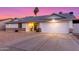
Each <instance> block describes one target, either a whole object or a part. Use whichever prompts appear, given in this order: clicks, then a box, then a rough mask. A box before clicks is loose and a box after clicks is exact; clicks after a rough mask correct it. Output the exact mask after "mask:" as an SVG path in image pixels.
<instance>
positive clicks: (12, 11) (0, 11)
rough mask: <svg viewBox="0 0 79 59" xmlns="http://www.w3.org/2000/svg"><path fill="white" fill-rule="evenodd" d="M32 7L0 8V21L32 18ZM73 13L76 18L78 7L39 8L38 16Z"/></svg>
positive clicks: (78, 14) (78, 13)
mask: <svg viewBox="0 0 79 59" xmlns="http://www.w3.org/2000/svg"><path fill="white" fill-rule="evenodd" d="M33 10H34V7H0V19H5V18H15V17H25V16H34V13H33ZM60 11H62V12H63V13H68V12H70V11H73V12H74V15H75V16H76V17H78V16H79V7H39V13H38V15H50V14H52V13H58V12H60Z"/></svg>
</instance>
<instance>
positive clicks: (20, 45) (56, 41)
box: [0, 32, 79, 51]
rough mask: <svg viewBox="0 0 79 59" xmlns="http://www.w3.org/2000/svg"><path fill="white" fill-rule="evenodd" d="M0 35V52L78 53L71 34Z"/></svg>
mask: <svg viewBox="0 0 79 59" xmlns="http://www.w3.org/2000/svg"><path fill="white" fill-rule="evenodd" d="M1 33H2V34H0V50H4V51H79V43H78V41H79V39H78V38H76V36H74V35H72V34H56V33H54V34H50V33H24V32H20V33H8V32H6V33H5V32H1ZM3 33H4V34H3ZM2 36H3V37H2ZM2 39H3V40H2Z"/></svg>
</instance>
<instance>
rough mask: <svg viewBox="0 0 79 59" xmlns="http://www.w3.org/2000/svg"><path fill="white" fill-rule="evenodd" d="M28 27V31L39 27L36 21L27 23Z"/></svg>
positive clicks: (34, 30)
mask: <svg viewBox="0 0 79 59" xmlns="http://www.w3.org/2000/svg"><path fill="white" fill-rule="evenodd" d="M28 27H29V30H30V31H33V32H36V31H37V29H38V28H39V23H37V22H31V23H28Z"/></svg>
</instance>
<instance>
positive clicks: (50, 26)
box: [6, 12, 75, 33]
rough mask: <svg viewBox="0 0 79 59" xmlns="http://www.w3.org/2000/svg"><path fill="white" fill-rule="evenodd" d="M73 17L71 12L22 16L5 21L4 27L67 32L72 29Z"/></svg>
mask: <svg viewBox="0 0 79 59" xmlns="http://www.w3.org/2000/svg"><path fill="white" fill-rule="evenodd" d="M74 19H75V16H74V15H73V12H69V13H58V14H55V13H54V14H51V15H44V16H36V17H35V16H31V17H24V18H20V19H19V18H18V19H15V20H14V21H10V22H7V23H6V29H22V30H24V31H26V32H28V31H37V29H40V30H41V32H46V33H69V32H71V30H72V29H73V23H72V20H74Z"/></svg>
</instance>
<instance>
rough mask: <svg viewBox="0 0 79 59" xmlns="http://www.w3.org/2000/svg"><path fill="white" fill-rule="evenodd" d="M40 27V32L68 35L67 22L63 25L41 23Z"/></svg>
mask: <svg viewBox="0 0 79 59" xmlns="http://www.w3.org/2000/svg"><path fill="white" fill-rule="evenodd" d="M40 27H41V29H42V32H53V33H68V32H69V26H68V23H67V22H64V23H41V24H40Z"/></svg>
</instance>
